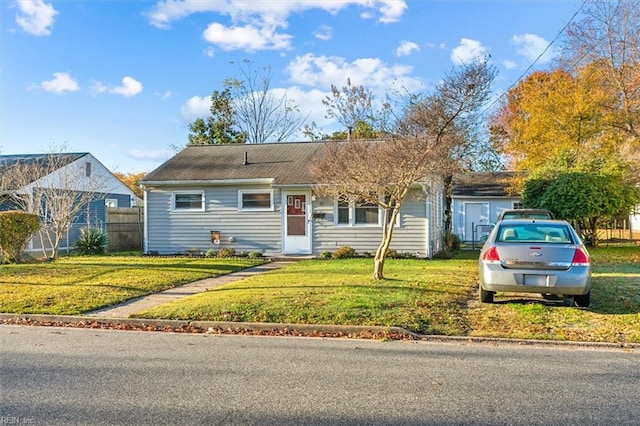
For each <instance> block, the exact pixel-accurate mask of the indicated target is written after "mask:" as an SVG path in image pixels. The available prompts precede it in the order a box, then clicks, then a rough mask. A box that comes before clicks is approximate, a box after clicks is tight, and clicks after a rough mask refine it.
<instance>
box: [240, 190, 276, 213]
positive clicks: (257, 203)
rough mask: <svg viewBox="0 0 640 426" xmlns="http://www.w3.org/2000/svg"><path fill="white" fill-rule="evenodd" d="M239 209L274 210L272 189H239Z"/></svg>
mask: <svg viewBox="0 0 640 426" xmlns="http://www.w3.org/2000/svg"><path fill="white" fill-rule="evenodd" d="M238 209H239V210H273V192H272V191H238Z"/></svg>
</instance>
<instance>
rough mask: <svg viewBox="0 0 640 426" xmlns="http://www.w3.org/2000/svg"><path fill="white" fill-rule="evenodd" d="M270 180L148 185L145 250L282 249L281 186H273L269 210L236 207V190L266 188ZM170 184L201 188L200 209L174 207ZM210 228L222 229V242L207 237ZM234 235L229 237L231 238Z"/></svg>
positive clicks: (161, 252) (191, 188)
mask: <svg viewBox="0 0 640 426" xmlns="http://www.w3.org/2000/svg"><path fill="white" fill-rule="evenodd" d="M270 189H271V188H270V187H268V186H243V187H237V186H212V187H205V188H202V187H200V188H199V187H180V188H152V189H150V190H149V191H148V192H147V215H148V218H147V251H150V252H152V251H155V252H158V253H160V254H173V253H184V252H185V251H187V250H191V249H199V250H202V251H207V250H209V249H211V248H213V249H221V248H233V249H235V250H236V252H241V251H246V252H250V251H261V252H262V253H264V254H265V255H274V254H278V253H280V252H281V241H282V231H281V225H282V218H281V212H280V191H279V190H278V189H273V193H274V194H273V202H274V209H273V211H240V210H238V191H239V190H245V191H246V190H270ZM173 190H179V191H202V190H204V197H205V208H204V211H188V212H187V211H185V212H176V211H174V210H172V205H171V203H172V197H171V194H172V192H173ZM211 231H217V232H219V233H220V244H213V243H212V242H211ZM231 240H233V241H231Z"/></svg>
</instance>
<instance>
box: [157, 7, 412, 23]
mask: <svg viewBox="0 0 640 426" xmlns="http://www.w3.org/2000/svg"><path fill="white" fill-rule="evenodd" d="M349 6H358V7H360V8H364V9H365V10H367V11H370V12H371V13H370V14H371V15H372V13H373V12H374V11H377V12H378V14H379V18H378V20H379V21H380V22H383V23H389V22H397V21H398V20H399V19H400V18H401V17H402V15H403V14H404V11H405V10H406V9H407V3H406V2H405V1H404V0H332V1H326V0H291V1H264V0H260V1H256V0H244V1H240V0H238V1H202V0H164V1H158V2H157V3H156V5H155V6H154V8H153V9H152V10H151V11H150V12H148V13H147V14H146V15H147V18H148V19H149V23H150V24H151V25H153V26H156V27H158V28H168V27H169V26H170V24H171V23H172V22H174V21H177V20H180V19H183V18H185V17H187V16H189V15H192V14H194V13H204V12H214V13H218V14H221V15H228V16H229V17H231V18H232V20H233V21H234V22H236V23H239V22H242V23H248V22H254V23H255V22H257V21H259V22H268V21H271V22H273V21H274V20H276V21H280V22H282V23H284V22H285V21H286V19H287V18H288V17H289V16H290V15H291V14H293V13H300V12H304V11H306V10H311V9H320V10H324V11H326V12H329V13H331V14H337V13H338V12H339V11H340V10H342V9H344V8H347V7H349ZM285 26H286V25H285Z"/></svg>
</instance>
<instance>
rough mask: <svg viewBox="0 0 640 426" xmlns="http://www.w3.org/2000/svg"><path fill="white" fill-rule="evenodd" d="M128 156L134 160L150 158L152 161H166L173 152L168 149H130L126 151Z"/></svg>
mask: <svg viewBox="0 0 640 426" xmlns="http://www.w3.org/2000/svg"><path fill="white" fill-rule="evenodd" d="M127 154H129V157H131V158H133V159H136V160H152V161H166V160H168V159H169V158H170V157H171V156H173V155H174V154H175V153H174V152H173V151H170V150H144V151H142V150H139V149H130V150H128V151H127Z"/></svg>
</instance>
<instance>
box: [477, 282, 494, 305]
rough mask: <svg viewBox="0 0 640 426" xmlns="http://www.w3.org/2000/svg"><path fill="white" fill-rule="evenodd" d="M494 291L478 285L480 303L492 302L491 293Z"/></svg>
mask: <svg viewBox="0 0 640 426" xmlns="http://www.w3.org/2000/svg"><path fill="white" fill-rule="evenodd" d="M494 294H495V292H493V291H488V290H485V289H484V288H482V286H480V301H481V302H482V303H493V295H494Z"/></svg>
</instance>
